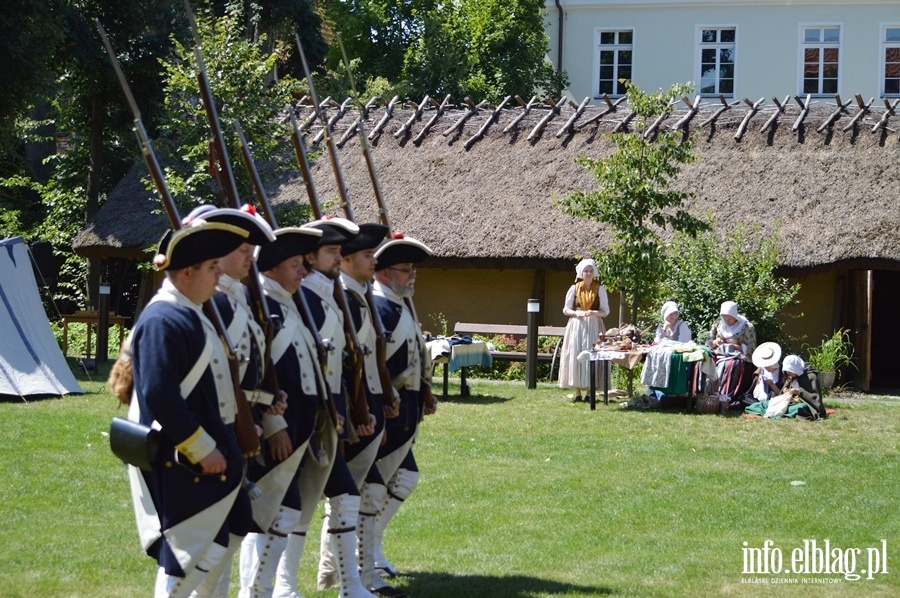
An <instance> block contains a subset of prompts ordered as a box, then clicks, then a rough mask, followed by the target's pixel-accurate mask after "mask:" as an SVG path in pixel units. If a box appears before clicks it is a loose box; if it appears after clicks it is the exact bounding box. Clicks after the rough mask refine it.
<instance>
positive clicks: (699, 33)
mask: <svg viewBox="0 0 900 598" xmlns="http://www.w3.org/2000/svg"><path fill="white" fill-rule="evenodd" d="M726 29H733V30H734V41H733V42H719V41H717V42H715V43H706V42H704V41H703V32H704V31H710V30H715V31H723V30H726ZM717 37H720V36H717ZM726 46H730V47H731V50H732V58H733V59H734V60H733V62H732V65H733V66H734V73H733V77H732V82H733V86H734V88H736V87H737V46H738V26H737V25H736V24H727V25H697V27H696V29H695V30H694V47H695V48H696V53H695V54H694V59H695V60H694V81H696V82H697V93H698V94H700V95H701V96H703V97H712V98H715V97H718V96H719V83H720V78H719V76H718V74H717V75H716V90H715V91H713V92H707V93H703V92H701V91H700V90H701V89H702V87H703V84H702V82H701V80H702V77H703V50H707V49H710V48H715V49H716V63H717V64H718V61H719V50H721V49H723V48H725V47H726ZM734 88H733V89H732V90H731V92H730V93H723V94H722V95H723V96H725V97H726V98H733V97H734V94H735V93H736V91H735V89H734Z"/></svg>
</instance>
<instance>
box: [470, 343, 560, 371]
mask: <svg viewBox="0 0 900 598" xmlns="http://www.w3.org/2000/svg"><path fill="white" fill-rule="evenodd" d="M472 338H473V339H474V340H479V341H485V342H487V343H490V344H491V345H493V346H494V350H496V351H525V350H526V348H527V347H526V340H525V339H524V338H522V339H517V338H516V337H514V336H509V335H505V334H498V335H495V336H481V335H475V336H474V337H472ZM558 340H559V339H558V338H557V337H550V336H539V337H538V353H553V349H554V348H556V343H557V341H558ZM468 369H469V372H470V374H471V376H472V377H473V378H487V379H489V380H525V362H524V361H499V360H497V361H494V364H493V365H492V366H491V367H489V368H488V367H473V368H468ZM549 376H550V362H544V361H539V362H538V364H537V379H538V380H541V381H545V380H548V379H549ZM553 376H554V380H551V382H554V381H555V380H556V378H557V377H558V376H559V357H558V356H557V358H556V364H555V366H554V368H553Z"/></svg>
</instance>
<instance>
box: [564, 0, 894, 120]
mask: <svg viewBox="0 0 900 598" xmlns="http://www.w3.org/2000/svg"><path fill="white" fill-rule="evenodd" d="M546 24H547V25H546V26H547V33H548V34H549V36H550V55H549V59H550V60H551V62H552V63H553V64H554V65H555V66H557V67H558V68H559V67H561V68H562V69H564V70H565V71H566V72H567V73H568V75H569V81H570V86H569V93H570V94H571V97H572V98H573V99H575V100H576V101H581V100H582V99H583V98H585V97H590V98H592V99H599V98H600V97H601V95H602V94H603V93H604V92H605V93H607V94H609V96H610V97H616V96H620V95H623V94H624V90H623V88H622V85H621V84H620V83H619V82H618V80H619V79H622V78H624V79H630V80H631V81H634V82H635V83H636V84H637V85H638V86H639V87H640V88H641V89H643V90H645V91H655V90H657V89H660V88H668V87H669V86H671V85H672V84H673V83H684V82H686V81H690V82H692V83H694V84H695V86H696V89H697V91H698V92H699V93H700V94H701V95H704V96H713V97H715V96H718V95H719V94H722V95H723V96H725V97H726V98H733V99H735V100H740V99H743V98H750V99H754V100H755V99H757V98H759V97H762V96H772V95H775V96H782V95H785V94H791V95H798V96H806V95H807V94H811V95H812V96H813V97H817V96H818V97H829V98H831V97H833V96H834V94H836V93H837V94H842V95H843V96H844V99H845V101H846V99H849V97H852V96H853V95H855V94H859V95H861V96H863V97H864V98H865V99H868V98H876V100H877V99H880V98H898V97H900V1H898V0H851V1H849V2H847V1H845V2H841V1H839V0H818V1H816V0H757V1H749V0H656V1H655V2H647V1H643V0H547V1H546ZM879 103H880V102H879Z"/></svg>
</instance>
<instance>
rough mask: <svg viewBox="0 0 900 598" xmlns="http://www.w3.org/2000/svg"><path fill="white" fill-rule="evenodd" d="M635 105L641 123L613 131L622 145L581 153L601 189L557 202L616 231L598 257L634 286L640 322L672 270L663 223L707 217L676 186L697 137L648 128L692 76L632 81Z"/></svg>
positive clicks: (684, 223) (687, 228)
mask: <svg viewBox="0 0 900 598" xmlns="http://www.w3.org/2000/svg"><path fill="white" fill-rule="evenodd" d="M625 86H626V89H627V94H628V106H629V108H630V109H631V110H633V111H634V112H635V113H636V115H637V116H636V118H635V120H634V122H635V125H634V128H633V129H632V130H631V131H629V132H625V133H613V134H611V135H610V136H609V137H610V139H611V140H612V142H613V143H614V144H615V146H616V151H615V152H613V153H612V154H611V155H609V156H606V157H604V158H600V159H594V158H587V157H579V158H576V160H577V161H578V163H580V164H582V165H584V166H585V167H586V168H587V169H588V170H590V171H591V172H592V173H593V174H594V176H595V177H596V178H597V182H598V183H599V186H600V188H599V189H598V190H596V191H577V192H575V193H573V194H571V195H569V196H567V197H565V198H564V199H562V200H560V201H559V202H558V207H559V208H560V209H561V210H562V211H564V212H566V213H569V214H574V215H576V216H580V217H582V218H588V219H590V220H598V221H600V222H602V223H604V224H605V225H607V226H608V227H609V229H610V231H611V232H612V235H613V241H612V243H611V245H610V247H609V248H608V249H606V250H604V251H602V252H599V254H598V255H597V263H598V266H599V267H600V270H601V272H602V273H603V278H604V279H605V280H606V281H607V282H608V283H614V284H616V285H618V286H623V287H625V288H626V289H628V291H629V292H630V294H631V307H632V309H631V317H632V322H633V323H635V324H637V323H638V321H639V320H638V315H639V310H640V308H641V306H642V303H646V302H647V301H648V300H652V299H654V298H655V297H656V296H657V291H658V289H659V285H660V283H661V282H662V280H663V276H664V274H665V271H666V253H665V246H664V243H663V241H662V239H661V237H660V234H661V233H662V232H663V231H664V230H674V231H678V232H683V233H686V234H689V235H693V234H696V233H697V232H699V231H702V230H706V229H707V228H708V225H707V224H706V223H705V222H703V221H702V220H700V219H698V218H695V217H694V216H691V215H690V214H689V213H688V212H687V210H686V209H685V208H686V203H687V201H688V200H689V199H690V198H691V195H690V194H689V193H686V192H683V191H679V190H677V189H673V188H672V183H673V182H674V181H675V180H676V178H677V177H678V174H679V172H680V170H681V165H682V164H689V163H690V162H693V161H694V160H695V156H694V155H693V154H691V142H690V139H682V134H681V132H662V133H659V134H658V135H655V136H653V135H651V136H650V139H648V138H647V136H645V133H646V131H647V127H648V126H650V124H651V123H652V122H653V120H655V118H656V117H658V116H660V115H663V114H666V113H670V112H671V111H672V106H673V101H674V100H676V99H677V98H679V97H681V96H682V95H683V94H686V93H690V92H691V91H692V90H693V87H692V86H691V85H690V84H677V85H673V86H672V87H670V88H669V89H668V90H660V91H658V92H656V93H645V92H643V91H642V90H641V89H640V88H638V87H637V86H636V85H634V84H633V83H631V82H630V81H629V82H625Z"/></svg>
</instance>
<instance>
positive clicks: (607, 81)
mask: <svg viewBox="0 0 900 598" xmlns="http://www.w3.org/2000/svg"><path fill="white" fill-rule="evenodd" d="M597 40H598V45H597V48H598V52H599V55H598V57H599V61H598V62H599V65H600V76H599V84H598V86H597V95H598V96H600V95H603V94H604V93H605V94H607V95H611V96H620V95H625V86H624V85H622V83H621V82H620V79H626V80H628V81H631V57H632V56H633V50H634V47H633V45H632V31H631V30H630V29H629V30H625V31H597Z"/></svg>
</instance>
